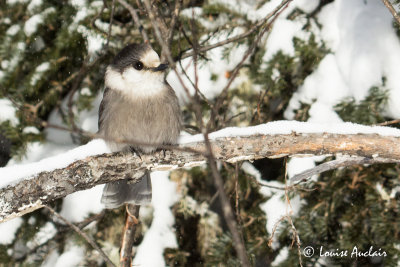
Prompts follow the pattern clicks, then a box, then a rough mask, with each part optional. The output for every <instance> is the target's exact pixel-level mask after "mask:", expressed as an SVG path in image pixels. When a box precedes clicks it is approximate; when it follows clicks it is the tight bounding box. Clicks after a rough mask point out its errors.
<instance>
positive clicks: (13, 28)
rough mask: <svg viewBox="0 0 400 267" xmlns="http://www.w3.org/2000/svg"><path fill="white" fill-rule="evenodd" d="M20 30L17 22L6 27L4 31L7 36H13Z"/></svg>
mask: <svg viewBox="0 0 400 267" xmlns="http://www.w3.org/2000/svg"><path fill="white" fill-rule="evenodd" d="M20 30H21V27H20V26H19V25H18V24H14V25H12V26H10V28H8V30H7V31H6V34H7V35H9V36H14V35H16V34H17V33H18V32H19V31H20Z"/></svg>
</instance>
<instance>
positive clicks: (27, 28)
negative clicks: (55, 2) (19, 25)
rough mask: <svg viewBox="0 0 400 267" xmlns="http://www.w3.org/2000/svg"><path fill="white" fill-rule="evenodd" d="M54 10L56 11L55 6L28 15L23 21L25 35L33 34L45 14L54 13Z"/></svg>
mask: <svg viewBox="0 0 400 267" xmlns="http://www.w3.org/2000/svg"><path fill="white" fill-rule="evenodd" d="M55 11H56V10H55V8H53V7H49V8H47V9H45V10H44V11H43V12H42V13H40V14H35V15H33V16H32V17H30V18H29V19H28V20H27V21H25V25H24V32H25V34H26V36H31V35H32V34H34V33H35V32H36V31H37V28H38V27H39V25H40V24H42V23H43V22H44V19H45V18H46V16H47V15H49V14H51V13H54V12H55Z"/></svg>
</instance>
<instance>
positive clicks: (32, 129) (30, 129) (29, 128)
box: [22, 126, 40, 134]
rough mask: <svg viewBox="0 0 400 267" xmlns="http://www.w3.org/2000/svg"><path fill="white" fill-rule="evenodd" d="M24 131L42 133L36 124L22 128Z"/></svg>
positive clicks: (25, 132)
mask: <svg viewBox="0 0 400 267" xmlns="http://www.w3.org/2000/svg"><path fill="white" fill-rule="evenodd" d="M22 133H24V134H40V131H39V129H38V128H36V127H34V126H28V127H25V128H24V129H23V130H22Z"/></svg>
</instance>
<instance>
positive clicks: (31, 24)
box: [24, 14, 43, 36]
mask: <svg viewBox="0 0 400 267" xmlns="http://www.w3.org/2000/svg"><path fill="white" fill-rule="evenodd" d="M42 23H43V16H42V15H41V14H36V15H33V16H32V17H30V18H29V19H28V20H27V21H26V22H25V26H24V32H25V34H26V35H27V36H31V35H32V34H34V33H35V32H36V30H37V28H38V26H39V25H40V24H42Z"/></svg>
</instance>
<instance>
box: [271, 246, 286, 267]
mask: <svg viewBox="0 0 400 267" xmlns="http://www.w3.org/2000/svg"><path fill="white" fill-rule="evenodd" d="M288 256H289V248H288V247H283V248H281V249H280V250H279V254H278V255H277V256H276V257H275V259H274V261H273V262H271V266H280V264H281V263H282V262H283V261H284V260H286V259H287V257H288Z"/></svg>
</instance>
